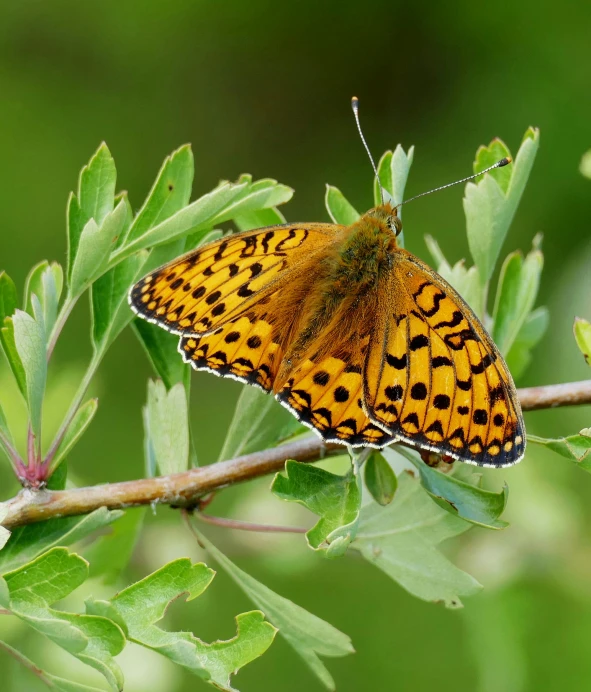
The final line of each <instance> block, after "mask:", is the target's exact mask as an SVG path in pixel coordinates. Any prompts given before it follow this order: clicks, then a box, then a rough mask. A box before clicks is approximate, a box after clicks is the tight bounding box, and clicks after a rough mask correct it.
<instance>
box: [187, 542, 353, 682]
mask: <svg viewBox="0 0 591 692" xmlns="http://www.w3.org/2000/svg"><path fill="white" fill-rule="evenodd" d="M197 533H198V536H199V542H200V543H201V544H202V545H203V546H204V547H205V549H206V550H207V551H208V552H209V554H210V555H211V556H212V557H213V558H214V560H215V561H216V562H217V563H218V565H219V566H220V567H222V568H223V569H224V570H225V572H226V573H227V574H228V575H229V576H230V577H231V578H232V579H233V580H234V582H235V583H236V584H237V585H238V586H239V587H240V588H241V589H242V591H244V593H245V594H246V595H247V596H248V598H250V600H251V601H252V602H253V603H254V604H255V605H256V606H257V608H260V609H261V610H262V611H263V613H264V614H265V616H266V617H267V619H268V620H269V622H270V623H271V624H272V625H274V626H275V627H277V629H278V630H279V634H280V636H282V637H283V638H284V639H285V640H286V641H287V643H288V644H289V645H290V646H291V647H292V648H293V649H294V650H295V651H296V653H297V654H298V655H299V656H301V658H302V659H303V660H304V662H305V663H306V665H307V666H308V667H309V668H310V669H311V670H312V672H313V673H314V674H315V675H316V676H317V677H318V678H319V679H320V681H321V682H322V683H323V684H324V686H325V687H326V688H328V689H329V690H334V689H335V685H334V681H333V679H332V677H331V675H330V673H329V672H328V670H327V669H326V667H325V666H324V664H323V663H322V661H321V660H320V659H319V658H318V656H319V655H320V656H346V655H347V654H351V653H353V652H354V649H353V647H352V645H351V640H350V639H349V637H348V636H347V635H346V634H343V632H339V630H337V629H336V628H335V627H333V626H332V625H329V624H328V622H325V621H324V620H321V619H320V618H319V617H316V615H312V613H309V612H308V611H307V610H304V609H303V608H301V607H300V606H298V605H296V604H295V603H293V602H292V601H290V600H288V599H287V598H283V596H279V594H276V593H275V592H274V591H271V589H269V588H268V587H266V586H265V585H264V584H261V583H260V582H259V581H257V580H256V579H254V578H253V577H251V576H250V575H249V574H247V573H246V572H244V571H243V570H241V569H240V568H239V567H237V566H236V565H235V564H234V563H233V562H231V561H230V560H229V559H228V558H227V557H226V555H224V554H223V553H222V552H220V551H219V550H218V549H217V548H216V547H215V546H214V545H213V544H212V543H211V542H210V541H209V540H208V539H207V538H206V537H205V536H204V535H203V534H202V533H200V532H197Z"/></svg>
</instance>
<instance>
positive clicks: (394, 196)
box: [374, 144, 415, 247]
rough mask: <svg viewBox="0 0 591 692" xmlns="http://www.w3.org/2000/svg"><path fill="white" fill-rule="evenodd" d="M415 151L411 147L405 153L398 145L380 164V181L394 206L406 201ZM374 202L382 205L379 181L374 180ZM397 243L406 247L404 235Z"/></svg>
mask: <svg viewBox="0 0 591 692" xmlns="http://www.w3.org/2000/svg"><path fill="white" fill-rule="evenodd" d="M414 151H415V148H414V147H410V148H409V150H408V152H405V151H404V149H403V148H402V147H401V146H400V144H397V145H396V149H395V150H394V153H392V152H391V151H387V152H385V154H384V155H383V156H382V158H381V159H380V162H379V164H378V174H379V176H380V181H381V183H382V185H383V187H384V189H385V190H386V192H387V193H388V195H390V202H391V204H392V205H393V206H396V205H397V204H400V203H401V202H402V201H404V189H405V188H406V182H407V180H408V174H409V172H410V167H411V166H412V162H413V158H414ZM374 201H375V204H376V206H377V205H378V204H381V203H382V200H381V195H380V189H379V186H378V182H377V180H374ZM398 216H399V217H400V218H401V219H402V207H401V208H400V209H399V210H398ZM397 242H398V245H400V247H404V233H400V234H399V236H398V238H397Z"/></svg>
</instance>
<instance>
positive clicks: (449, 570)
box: [351, 472, 482, 608]
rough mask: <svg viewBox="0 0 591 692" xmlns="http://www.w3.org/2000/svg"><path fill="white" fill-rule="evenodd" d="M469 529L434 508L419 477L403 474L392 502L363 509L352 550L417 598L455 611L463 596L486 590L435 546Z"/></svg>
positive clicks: (464, 523)
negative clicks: (383, 505)
mask: <svg viewBox="0 0 591 692" xmlns="http://www.w3.org/2000/svg"><path fill="white" fill-rule="evenodd" d="M469 527H470V524H469V523H468V522H466V521H464V520H463V519H460V518H459V517H456V516H453V515H452V514H450V513H449V512H446V511H445V510H444V509H442V508H441V507H439V506H438V505H437V504H435V503H434V502H433V501H432V499H431V497H430V496H429V495H428V493H427V492H426V491H425V490H424V489H423V488H422V486H421V483H420V481H419V479H418V478H417V477H414V475H412V474H410V475H409V474H408V473H406V472H403V473H402V474H401V475H400V476H399V477H398V490H397V491H396V497H395V498H394V501H393V502H391V503H390V504H389V505H388V506H387V507H381V506H380V505H378V504H376V503H370V504H368V505H366V506H365V507H363V509H362V510H361V519H360V524H359V529H358V532H357V538H356V539H355V541H354V542H353V543H352V546H351V547H352V548H355V549H356V550H359V551H360V552H361V554H362V555H363V557H365V559H366V560H368V561H369V562H371V563H373V564H374V565H375V566H376V567H378V568H379V569H381V570H382V571H383V572H385V573H386V574H387V575H388V576H390V577H391V578H392V579H394V580H395V581H397V582H398V583H399V584H400V586H402V587H403V588H404V589H406V590H407V591H408V592H410V593H411V594H413V595H414V596H417V597H418V598H421V599H423V600H425V601H435V602H439V601H441V602H443V603H445V605H446V606H447V607H455V608H457V607H461V605H462V604H461V601H460V596H470V595H472V594H475V593H477V592H478V591H479V590H480V589H481V588H482V587H481V586H480V584H479V583H478V582H477V581H476V580H475V579H474V578H473V577H471V576H470V575H469V574H466V573H465V572H462V571H461V570H460V569H458V568H457V567H455V566H454V565H453V564H452V563H451V562H450V561H449V560H448V559H447V558H446V557H444V556H443V555H442V554H441V553H440V552H439V550H437V547H436V546H437V545H438V544H439V543H440V542H441V541H443V540H445V539H447V538H451V537H452V536H457V535H458V534H460V533H463V532H464V531H466V530H467V529H468V528H469Z"/></svg>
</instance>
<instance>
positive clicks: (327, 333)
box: [278, 205, 398, 382]
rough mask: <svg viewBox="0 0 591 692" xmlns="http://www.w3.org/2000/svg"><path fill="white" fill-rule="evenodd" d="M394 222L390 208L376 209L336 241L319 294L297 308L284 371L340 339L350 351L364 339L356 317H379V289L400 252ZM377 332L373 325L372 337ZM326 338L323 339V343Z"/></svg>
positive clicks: (316, 290)
mask: <svg viewBox="0 0 591 692" xmlns="http://www.w3.org/2000/svg"><path fill="white" fill-rule="evenodd" d="M393 216H395V212H393V210H392V207H391V206H390V205H384V206H381V207H376V208H375V209H371V210H370V211H368V212H367V213H366V214H364V215H363V216H362V217H361V218H360V219H359V221H357V222H356V223H353V224H351V225H350V226H346V227H343V228H342V230H341V231H340V232H339V234H338V235H337V236H336V237H335V242H334V243H333V244H332V245H331V246H330V247H329V248H328V249H327V253H326V255H325V256H324V258H323V259H322V262H321V263H320V264H321V266H322V270H321V273H322V276H321V277H320V276H319V277H316V281H315V283H314V290H313V291H310V293H309V294H308V296H307V297H306V299H305V300H304V301H303V303H302V304H301V305H300V306H297V307H296V306H294V308H295V309H296V310H297V312H298V313H299V318H298V319H297V322H298V326H297V328H296V330H295V331H296V332H297V336H296V338H295V340H294V341H293V342H292V344H291V345H290V346H291V347H290V348H289V349H288V351H287V353H286V357H285V366H286V367H285V369H284V371H287V370H288V369H289V370H291V369H292V368H293V367H294V366H295V364H296V363H297V362H299V361H301V360H302V359H304V358H311V357H313V358H314V359H317V358H319V357H321V356H322V354H323V352H324V351H325V350H328V349H329V348H330V347H331V344H332V343H334V339H338V341H339V343H342V344H344V345H347V344H349V345H350V343H351V341H355V340H358V339H359V324H358V319H357V318H356V317H355V316H356V315H357V316H358V315H359V314H360V312H361V314H363V313H365V314H368V315H371V314H373V312H374V311H375V309H376V304H377V301H378V290H377V289H378V284H379V283H380V281H381V280H383V279H384V276H385V275H386V274H387V273H389V272H390V271H391V269H392V267H393V265H394V261H395V251H396V250H397V249H398V246H397V243H396V235H395V232H393V229H392V221H391V219H392V217H393ZM371 326H372V325H371V322H368V324H367V330H366V331H367V334H366V336H367V337H369V332H370V331H371ZM320 334H322V335H323V339H319V338H318V337H319V335H320ZM311 349H312V350H313V351H314V352H313V353H312V350H311ZM281 380H282V377H281V376H280V377H279V378H278V381H279V382H281Z"/></svg>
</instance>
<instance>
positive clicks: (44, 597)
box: [3, 548, 125, 690]
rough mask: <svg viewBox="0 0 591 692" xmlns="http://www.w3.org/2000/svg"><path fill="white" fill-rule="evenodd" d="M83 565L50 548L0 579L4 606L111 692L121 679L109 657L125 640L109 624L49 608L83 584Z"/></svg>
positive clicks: (119, 686) (76, 557) (74, 557)
mask: <svg viewBox="0 0 591 692" xmlns="http://www.w3.org/2000/svg"><path fill="white" fill-rule="evenodd" d="M87 576H88V563H87V562H86V561H85V560H83V559H82V558H81V557H80V556H79V555H75V554H73V553H70V552H68V551H67V550H66V549H65V548H53V549H52V550H50V551H49V552H47V553H45V554H44V555H41V556H40V557H38V558H36V559H35V560H33V561H32V562H29V563H28V564H26V565H24V566H23V567H21V568H19V569H17V570H15V571H13V572H9V573H8V574H5V575H4V580H5V583H6V586H7V587H8V594H9V599H10V600H9V602H8V603H4V604H3V605H4V607H5V608H7V609H9V610H10V611H11V612H12V613H13V614H14V615H16V616H17V617H18V618H20V619H21V620H23V621H24V622H25V623H27V624H28V625H29V626H30V627H32V628H33V629H35V630H37V631H38V632H40V633H41V634H44V635H45V636H46V637H48V638H49V639H51V640H52V641H53V642H55V643H56V644H57V645H58V646H61V647H62V648H63V649H65V650H66V651H68V652H69V653H71V654H72V655H73V656H75V657H76V658H78V659H79V660H80V661H82V663H85V664H87V665H89V666H92V667H93V668H95V669H96V670H98V671H99V672H100V673H101V674H102V675H104V677H105V678H106V680H107V682H108V683H109V685H110V686H111V689H113V690H120V689H122V687H123V676H122V674H121V670H120V669H119V666H118V665H117V664H116V663H115V661H114V660H113V656H116V655H117V654H119V653H121V651H122V650H123V648H124V646H125V636H124V635H123V632H122V631H121V629H120V628H119V627H118V626H117V625H116V624H115V623H114V622H112V621H111V620H109V619H107V618H104V617H100V616H96V615H82V614H78V613H67V612H64V611H60V610H55V609H53V608H51V607H50V606H51V605H52V604H53V603H55V602H56V601H60V600H62V599H63V598H65V597H66V596H68V595H69V594H70V593H72V591H74V589H76V588H78V587H79V586H80V585H81V584H83V583H84V581H85V580H86V578H87Z"/></svg>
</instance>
